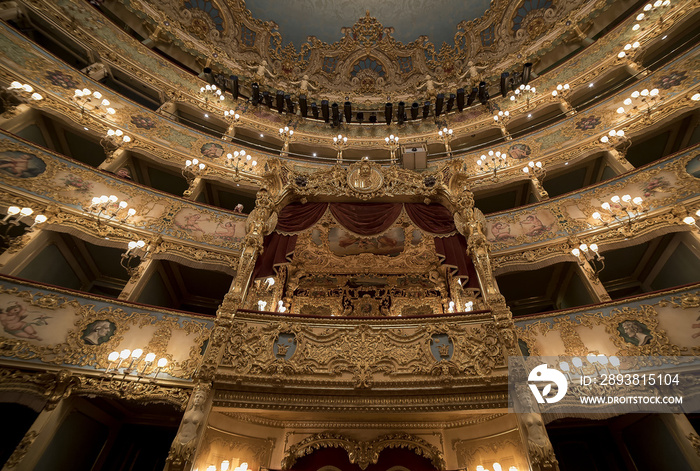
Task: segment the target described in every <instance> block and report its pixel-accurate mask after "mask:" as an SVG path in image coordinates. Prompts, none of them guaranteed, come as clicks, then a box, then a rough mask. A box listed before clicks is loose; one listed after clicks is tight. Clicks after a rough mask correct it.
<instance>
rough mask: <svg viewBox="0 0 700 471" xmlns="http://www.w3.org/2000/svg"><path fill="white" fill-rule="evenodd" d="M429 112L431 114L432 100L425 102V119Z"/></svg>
mask: <svg viewBox="0 0 700 471" xmlns="http://www.w3.org/2000/svg"><path fill="white" fill-rule="evenodd" d="M429 114H430V102H429V101H426V102H425V103H424V104H423V119H426V118H427V117H428V115H429Z"/></svg>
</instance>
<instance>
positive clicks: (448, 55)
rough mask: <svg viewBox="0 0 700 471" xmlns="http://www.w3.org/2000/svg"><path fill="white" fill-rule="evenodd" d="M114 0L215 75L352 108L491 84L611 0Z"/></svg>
mask: <svg viewBox="0 0 700 471" xmlns="http://www.w3.org/2000/svg"><path fill="white" fill-rule="evenodd" d="M118 1H120V2H123V3H124V5H125V6H126V7H127V8H129V9H131V10H132V11H133V12H135V13H137V14H138V15H139V16H140V18H141V19H142V20H145V21H146V22H147V23H149V24H150V29H151V30H152V31H154V30H155V31H158V35H159V37H160V38H162V39H165V40H167V41H170V42H172V43H174V44H175V45H177V46H179V47H180V48H182V49H183V50H185V51H186V52H188V53H190V54H193V55H194V56H196V57H197V58H198V59H199V61H200V62H201V63H202V64H203V65H205V64H208V65H210V66H211V67H212V68H213V69H214V70H215V71H222V72H224V73H233V74H237V75H238V76H239V77H240V78H241V82H242V83H243V84H244V85H246V84H248V85H249V84H250V83H252V82H258V83H260V84H261V85H262V86H263V87H264V88H269V89H281V90H284V91H286V92H289V93H292V94H307V95H311V96H313V97H315V98H328V99H330V100H334V101H336V100H337V101H342V100H344V99H345V97H348V98H349V99H350V100H352V101H353V102H354V103H357V104H361V103H368V104H371V103H378V102H382V101H384V100H386V99H387V97H389V99H391V100H392V101H398V100H404V99H406V100H413V99H414V98H416V97H415V95H416V90H417V89H418V90H424V92H425V95H426V96H430V95H431V92H433V94H434V88H436V87H442V88H443V89H456V88H459V87H460V86H466V87H469V86H471V85H473V84H474V83H475V82H476V81H478V80H480V79H491V81H492V82H493V83H495V81H496V80H497V78H498V76H499V75H500V73H501V72H503V71H515V70H519V69H520V68H521V67H522V64H523V63H524V62H527V61H532V62H535V63H536V62H537V60H538V59H539V58H540V57H541V56H542V55H544V54H546V53H547V52H548V51H551V50H552V49H553V48H555V47H557V46H558V45H559V44H561V43H563V42H566V41H571V40H576V39H577V38H578V39H580V36H581V34H582V33H581V31H586V30H587V25H588V24H589V23H590V21H591V19H592V18H593V17H595V16H597V15H599V14H600V13H601V12H602V11H604V10H605V9H607V8H608V7H609V6H610V5H611V4H612V1H611V0H598V1H596V2H591V1H586V0H568V1H563V0H522V1H516V2H509V1H506V0H492V2H491V4H490V5H489V4H488V3H487V2H486V0H478V1H475V2H463V1H456V0H439V1H437V2H435V1H420V2H412V3H411V8H410V9H406V8H402V5H401V4H402V3H403V2H398V1H396V0H391V1H382V2H378V1H377V0H373V1H372V0H362V1H350V0H344V1H340V2H337V1H336V2H332V1H331V0H300V1H296V2H273V1H272V0H257V1H251V2H250V5H249V4H247V3H246V2H245V1H244V0H163V1H159V2H142V1H139V0H118ZM383 22H386V23H383ZM470 62H471V64H470ZM475 65H476V66H478V67H474V66H475ZM428 76H430V77H428ZM419 87H420V88H419ZM419 93H420V94H422V93H423V92H420V91H419Z"/></svg>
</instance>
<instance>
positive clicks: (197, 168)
mask: <svg viewBox="0 0 700 471" xmlns="http://www.w3.org/2000/svg"><path fill="white" fill-rule="evenodd" d="M206 167H207V166H206V164H205V163H203V162H200V161H199V160H197V159H192V160H189V159H187V160H186V161H185V166H184V168H183V169H182V176H183V177H185V179H186V180H187V183H189V184H192V182H193V181H194V179H195V178H197V177H199V176H201V175H202V173H204V169H205V168H206Z"/></svg>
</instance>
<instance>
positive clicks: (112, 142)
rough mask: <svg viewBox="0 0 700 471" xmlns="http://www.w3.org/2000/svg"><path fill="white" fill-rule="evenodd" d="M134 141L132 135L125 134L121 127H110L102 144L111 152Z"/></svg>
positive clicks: (107, 151)
mask: <svg viewBox="0 0 700 471" xmlns="http://www.w3.org/2000/svg"><path fill="white" fill-rule="evenodd" d="M132 141H133V139H132V138H131V136H128V135H126V134H124V131H122V130H121V129H108V130H107V134H106V135H104V136H103V137H102V139H101V140H100V145H101V146H102V148H103V149H104V150H105V152H106V153H108V154H109V153H111V152H114V151H115V150H117V149H119V148H120V147H121V146H123V145H126V144H129V143H130V142H132Z"/></svg>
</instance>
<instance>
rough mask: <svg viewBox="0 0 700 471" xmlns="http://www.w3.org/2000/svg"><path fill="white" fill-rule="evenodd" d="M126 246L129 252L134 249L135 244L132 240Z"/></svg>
mask: <svg viewBox="0 0 700 471" xmlns="http://www.w3.org/2000/svg"><path fill="white" fill-rule="evenodd" d="M127 246H128V247H129V250H134V249H135V248H136V242H134V241H133V240H132V241H131V242H129V244H128V245H127Z"/></svg>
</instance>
